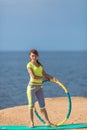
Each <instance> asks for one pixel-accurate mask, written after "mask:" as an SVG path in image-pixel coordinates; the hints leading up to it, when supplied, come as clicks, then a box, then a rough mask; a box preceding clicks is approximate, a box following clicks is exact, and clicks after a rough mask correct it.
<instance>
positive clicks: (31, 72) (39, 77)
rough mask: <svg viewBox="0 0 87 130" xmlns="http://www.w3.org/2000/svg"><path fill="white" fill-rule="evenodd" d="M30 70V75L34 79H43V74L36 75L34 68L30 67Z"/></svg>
mask: <svg viewBox="0 0 87 130" xmlns="http://www.w3.org/2000/svg"><path fill="white" fill-rule="evenodd" d="M28 72H29V74H30V76H31V77H32V78H33V79H37V80H39V79H42V76H36V75H35V74H34V72H33V70H32V68H28Z"/></svg>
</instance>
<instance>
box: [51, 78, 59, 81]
mask: <svg viewBox="0 0 87 130" xmlns="http://www.w3.org/2000/svg"><path fill="white" fill-rule="evenodd" d="M51 80H52V81H53V82H59V80H58V79H57V78H55V77H53V78H52V79H51Z"/></svg>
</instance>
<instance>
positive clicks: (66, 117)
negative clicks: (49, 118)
mask: <svg viewBox="0 0 87 130" xmlns="http://www.w3.org/2000/svg"><path fill="white" fill-rule="evenodd" d="M46 81H49V80H44V81H43V82H42V83H44V82H46ZM50 82H53V81H52V80H51V81H50ZM54 83H56V84H58V85H59V86H60V87H61V88H62V89H63V90H64V92H65V93H66V95H67V98H68V112H67V114H66V116H65V118H64V120H63V121H61V122H60V123H57V124H56V125H55V126H60V125H62V124H64V123H65V122H66V121H67V119H68V118H69V117H70V114H71V109H72V104H71V97H70V94H69V92H68V89H67V88H66V87H65V86H64V85H63V84H62V83H61V82H59V81H57V82H54ZM34 113H35V115H36V116H37V118H38V119H39V120H40V121H41V122H42V123H43V124H46V122H45V121H44V120H43V119H42V118H41V117H40V115H39V114H38V112H37V111H36V109H35V108H34Z"/></svg>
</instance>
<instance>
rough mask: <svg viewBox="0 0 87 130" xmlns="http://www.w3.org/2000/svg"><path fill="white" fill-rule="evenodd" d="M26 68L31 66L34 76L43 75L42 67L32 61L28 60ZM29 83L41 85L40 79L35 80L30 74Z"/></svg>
mask: <svg viewBox="0 0 87 130" xmlns="http://www.w3.org/2000/svg"><path fill="white" fill-rule="evenodd" d="M28 68H32V70H33V72H34V74H35V75H36V76H43V67H42V66H41V65H40V66H38V67H37V66H35V65H34V64H33V63H31V62H29V63H28V64H27V69H28ZM29 83H34V84H35V83H36V84H37V85H41V84H42V80H41V79H39V80H37V79H34V78H32V77H31V76H30V82H29Z"/></svg>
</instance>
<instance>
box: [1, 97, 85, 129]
mask: <svg viewBox="0 0 87 130" xmlns="http://www.w3.org/2000/svg"><path fill="white" fill-rule="evenodd" d="M71 99H72V111H71V115H70V117H69V119H68V120H67V122H66V124H72V123H87V98H83V97H72V98H71ZM45 102H46V109H47V112H48V116H49V119H50V121H51V122H53V123H60V122H61V121H62V120H63V119H64V118H65V116H66V113H67V109H68V107H67V106H68V102H67V98H65V97H61V98H46V99H45ZM35 106H36V108H37V111H38V112H39V113H40V109H39V107H38V103H36V104H35ZM40 115H41V113H40ZM34 122H35V125H42V123H41V122H40V121H39V120H38V119H37V118H36V116H34ZM29 123H30V121H29V111H28V105H25V106H16V107H12V108H7V109H3V110H0V125H24V126H29ZM80 130H81V129H80ZM85 130H86V128H85Z"/></svg>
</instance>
